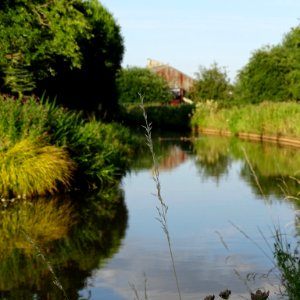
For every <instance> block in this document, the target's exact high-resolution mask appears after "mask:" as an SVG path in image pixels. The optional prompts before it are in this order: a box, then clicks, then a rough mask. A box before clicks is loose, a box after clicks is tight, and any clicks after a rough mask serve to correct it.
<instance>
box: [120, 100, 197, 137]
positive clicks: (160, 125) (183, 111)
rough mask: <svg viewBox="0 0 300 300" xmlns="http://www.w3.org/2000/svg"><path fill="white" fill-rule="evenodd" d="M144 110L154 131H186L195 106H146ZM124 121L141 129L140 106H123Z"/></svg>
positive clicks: (141, 116)
mask: <svg viewBox="0 0 300 300" xmlns="http://www.w3.org/2000/svg"><path fill="white" fill-rule="evenodd" d="M144 108H145V111H146V113H147V116H148V120H149V122H151V124H152V126H153V129H154V130H166V129H168V130H177V131H185V130H187V129H189V124H190V117H191V115H192V112H193V110H194V108H195V106H194V105H191V104H181V105H178V106H170V105H161V104H149V105H146V104H145V105H144ZM122 120H123V122H124V123H125V124H127V125H129V126H132V127H135V128H140V127H141V124H143V115H142V113H141V108H140V105H127V106H123V112H122Z"/></svg>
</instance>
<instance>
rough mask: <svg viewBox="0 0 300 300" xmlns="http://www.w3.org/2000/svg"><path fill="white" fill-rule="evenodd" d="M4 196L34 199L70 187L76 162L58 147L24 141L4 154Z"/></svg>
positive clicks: (0, 191)
mask: <svg viewBox="0 0 300 300" xmlns="http://www.w3.org/2000/svg"><path fill="white" fill-rule="evenodd" d="M0 166H1V168H0V195H1V196H2V197H11V196H19V197H32V196H35V195H45V194H47V193H54V192H57V191H58V188H59V186H61V187H64V188H68V187H70V183H71V179H72V173H73V171H74V168H75V165H74V162H73V161H72V160H71V159H70V158H69V155H68V153H67V152H66V151H65V150H63V149H61V148H57V147H55V146H49V145H43V144H42V143H38V142H35V143H34V142H32V141H29V140H27V139H23V140H22V141H20V142H17V143H16V144H15V145H14V146H12V147H10V148H8V149H7V150H5V151H1V152H0Z"/></svg>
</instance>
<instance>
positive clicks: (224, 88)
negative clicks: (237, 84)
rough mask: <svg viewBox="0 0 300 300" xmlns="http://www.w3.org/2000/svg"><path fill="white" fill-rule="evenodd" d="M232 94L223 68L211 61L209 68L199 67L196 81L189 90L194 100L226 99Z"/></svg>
mask: <svg viewBox="0 0 300 300" xmlns="http://www.w3.org/2000/svg"><path fill="white" fill-rule="evenodd" d="M231 96H232V85H231V84H230V80H229V78H228V75H227V72H226V69H225V68H221V67H219V66H218V64H217V63H213V64H212V65H211V66H210V67H209V68H205V67H203V66H200V67H199V72H197V73H196V81H195V84H194V86H193V88H192V91H191V98H192V99H193V100H195V101H203V100H228V99H230V98H231Z"/></svg>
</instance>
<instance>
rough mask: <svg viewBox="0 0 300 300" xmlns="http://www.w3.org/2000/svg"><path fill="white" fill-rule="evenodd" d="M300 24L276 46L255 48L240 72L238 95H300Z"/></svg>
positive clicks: (252, 98) (253, 98)
mask: <svg viewBox="0 0 300 300" xmlns="http://www.w3.org/2000/svg"><path fill="white" fill-rule="evenodd" d="M299 61H300V27H299V26H297V27H295V28H292V29H291V31H290V32H289V33H288V34H287V35H286V36H285V37H284V38H283V41H282V43H280V44H279V45H276V46H267V47H263V48H261V49H259V50H257V51H255V52H254V53H253V55H252V57H251V58H250V60H249V62H248V64H247V65H246V66H245V67H244V68H243V69H242V70H241V71H240V72H239V74H238V77H237V83H236V91H235V94H236V97H237V99H238V100H239V101H240V102H248V103H249V102H251V103H259V102H262V101H265V100H271V101H287V100H299V99H300V92H299V90H300V85H299V79H300V63H299Z"/></svg>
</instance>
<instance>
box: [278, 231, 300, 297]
mask: <svg viewBox="0 0 300 300" xmlns="http://www.w3.org/2000/svg"><path fill="white" fill-rule="evenodd" d="M292 247H293V246H292V245H291V244H290V243H288V242H287V240H286V238H285V237H284V236H283V235H282V233H281V232H280V231H279V230H276V232H275V236H274V257H275V258H276V262H277V267H278V268H279V270H280V272H281V279H282V284H283V286H284V287H285V289H286V291H285V292H286V294H287V296H288V298H289V299H291V300H297V299H299V295H300V282H299V278H300V257H299V249H298V248H299V247H297V246H295V248H292Z"/></svg>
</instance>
